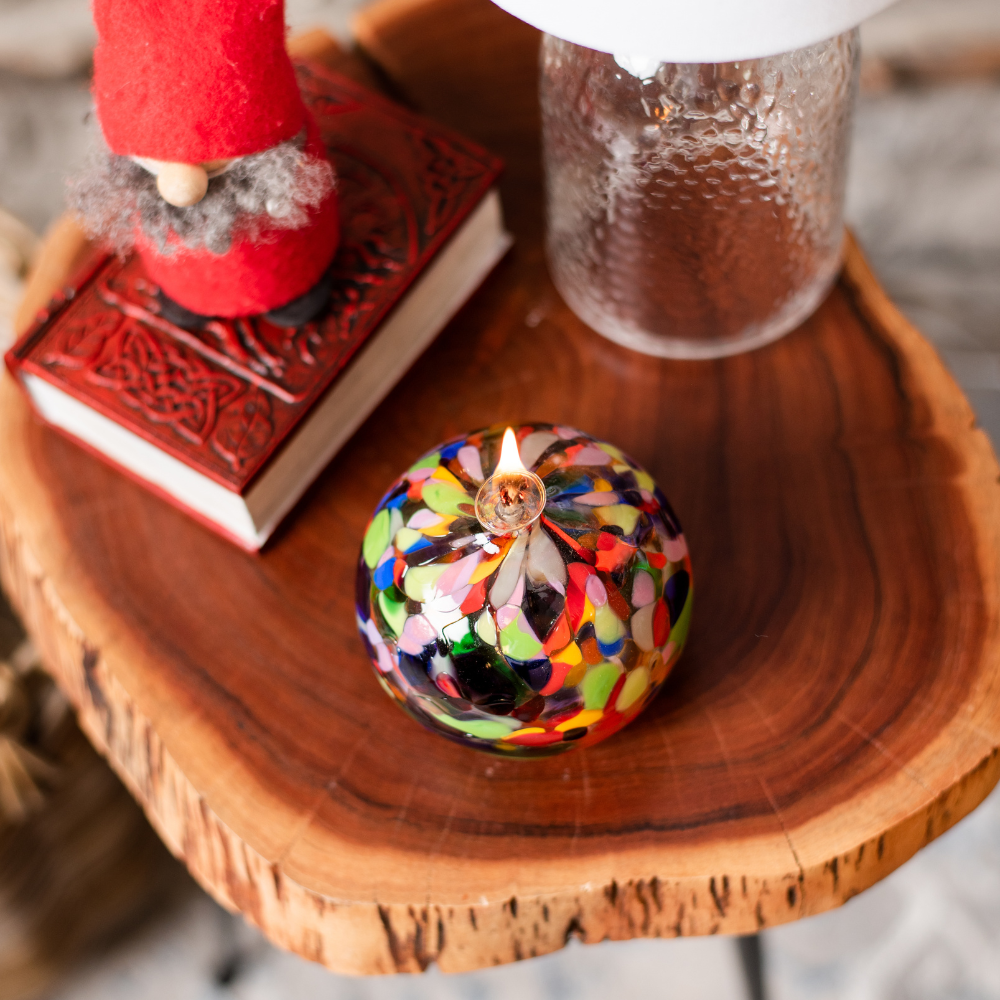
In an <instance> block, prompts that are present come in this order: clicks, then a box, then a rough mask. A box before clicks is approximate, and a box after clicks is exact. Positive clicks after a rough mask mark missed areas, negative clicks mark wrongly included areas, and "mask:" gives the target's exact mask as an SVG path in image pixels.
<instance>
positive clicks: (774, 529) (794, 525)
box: [0, 0, 1000, 973]
mask: <svg viewBox="0 0 1000 1000" xmlns="http://www.w3.org/2000/svg"><path fill="white" fill-rule="evenodd" d="M358 37H359V39H360V41H361V43H362V44H363V45H364V47H365V49H366V50H367V52H368V53H369V54H370V56H371V57H372V58H373V59H374V60H375V61H376V62H377V63H378V64H379V66H380V71H381V73H382V74H383V75H384V78H385V79H387V80H388V81H389V82H390V84H391V86H392V87H393V88H395V91H396V93H397V96H400V97H402V98H404V99H409V100H411V101H412V102H413V103H415V104H418V105H419V106H421V107H422V108H423V109H424V110H426V111H427V112H429V113H430V114H433V115H436V116H437V117H439V118H441V119H443V120H445V121H447V122H449V123H451V124H453V125H455V126H457V127H459V128H461V129H462V130H464V131H466V132H467V133H469V134H471V135H472V136H473V137H476V138H479V139H480V140H481V141H483V142H484V143H485V144H487V145H488V146H490V147H491V148H492V149H494V150H495V151H496V152H498V153H499V154H500V155H502V156H504V157H505V158H506V159H507V161H508V164H509V170H508V174H507V177H506V181H505V186H504V189H503V195H504V198H505V203H506V207H507V211H508V217H509V222H510V225H511V228H512V229H513V231H514V233H515V235H516V237H517V244H516V246H515V248H514V250H513V251H512V253H511V254H510V256H509V257H508V258H507V259H506V260H505V261H504V262H503V263H502V264H501V265H500V267H499V268H498V269H497V271H496V272H495V274H494V275H493V276H492V277H491V278H490V279H489V280H488V281H487V283H486V284H485V286H484V287H483V288H482V289H481V290H480V291H479V292H478V293H477V295H476V296H475V297H474V298H473V299H472V300H471V302H470V303H469V304H468V306H467V307H466V308H465V309H463V311H462V312H461V313H460V314H459V316H458V317H457V318H456V319H455V320H454V322H452V323H451V325H450V326H449V327H448V328H447V330H446V331H445V332H444V333H443V334H442V335H441V337H440V338H439V339H438V341H437V342H436V343H435V344H434V345H433V346H432V347H431V348H430V349H429V350H428V351H427V353H426V354H425V355H424V356H423V357H422V358H421V360H420V361H419V362H418V363H417V364H416V365H415V366H414V368H413V369H412V371H411V372H410V373H409V374H408V375H407V376H406V377H405V378H404V379H403V380H402V382H401V383H400V384H399V385H398V386H397V388H396V389H395V390H394V391H393V392H392V393H391V394H390V396H389V398H388V399H387V400H386V401H385V402H384V403H383V404H382V406H380V407H379V408H378V410H376V411H375V413H374V414H373V416H372V417H371V418H370V419H369V420H368V421H367V422H366V423H365V425H364V426H363V428H362V429H361V430H360V431H359V432H358V433H357V434H356V435H355V436H354V438H353V439H352V440H351V441H350V443H349V444H348V446H347V447H345V448H344V450H343V451H342V452H341V453H340V454H339V455H338V456H337V458H336V459H335V460H334V461H333V463H332V464H331V465H330V467H329V468H328V469H327V470H326V472H325V473H324V474H323V476H322V477H321V479H320V480H319V482H318V483H317V485H316V487H315V488H314V489H313V490H312V491H311V492H310V493H309V494H308V496H307V497H306V498H305V500H304V501H303V502H302V503H301V504H300V505H299V507H298V508H297V510H296V511H295V512H294V513H293V515H292V516H291V517H290V519H289V520H288V522H287V524H286V526H285V527H284V528H283V529H282V530H281V531H280V533H279V534H278V535H277V537H276V538H275V539H274V540H273V542H272V543H271V544H270V545H269V546H268V547H267V548H266V550H265V551H264V552H263V554H261V555H260V556H257V557H254V556H250V555H247V554H245V553H243V552H241V551H239V550H237V549H236V548H234V547H233V546H231V545H230V544H228V543H226V542H225V541H223V540H221V539H220V538H217V537H216V536H214V535H213V534H211V533H210V532H208V531H206V530H205V529H204V528H202V527H201V526H199V525H198V524H196V523H194V522H193V521H191V520H189V519H188V518H186V517H185V516H184V515H182V514H180V513H179V512H177V511H176V510H174V509H173V508H172V507H170V506H168V505H167V504H165V503H163V502H161V501H160V500H158V499H157V498H155V497H153V496H151V495H149V494H148V493H146V492H145V491H144V490H143V489H141V488H140V487H139V486H137V485H135V484H134V483H132V482H130V481H128V480H127V479H125V478H124V477H122V476H121V475H119V474H117V473H116V472H114V471H112V470H110V469H108V468H107V467H105V466H104V465H103V464H101V463H100V462H98V461H95V460H94V459H93V458H92V457H91V456H89V455H87V454H85V453H84V452H83V451H81V450H80V449H78V448H77V447H75V446H74V445H72V444H71V443H69V442H67V441H65V440H63V439H62V438H60V437H58V436H57V435H56V434H54V433H52V432H50V431H49V430H47V429H45V428H44V427H42V426H40V425H39V424H38V423H37V422H36V421H35V420H34V419H33V418H32V416H31V414H30V413H29V411H28V407H27V405H26V404H25V402H24V400H23V399H22V397H21V396H20V394H19V393H18V392H17V391H16V390H15V388H14V386H13V385H12V383H11V381H10V379H7V380H6V381H5V382H4V384H3V386H2V390H0V421H2V423H0V526H2V569H3V579H4V584H5V586H6V588H7V590H8V593H9V594H10V595H11V596H12V598H13V600H14V602H15V604H16V605H17V608H18V609H19V611H20V612H21V613H22V614H23V616H24V618H25V621H26V624H27V625H28V627H29V629H30V631H31V633H32V634H33V636H34V637H35V639H36V640H37V642H38V643H39V645H40V647H41V649H42V651H43V655H44V659H45V662H46V664H47V666H48V668H49V669H50V670H51V671H52V672H53V674H54V675H55V676H56V677H57V678H58V679H59V681H60V683H61V685H62V686H63V688H64V689H65V691H66V692H67V693H68V694H69V696H70V697H71V698H72V700H73V702H74V704H75V705H76V706H77V709H78V711H79V714H80V718H81V721H82V723H83V725H84V727H85V728H86V731H87V733H88V734H89V736H90V738H91V739H92V740H93V742H94V743H95V745H96V746H98V747H99V748H100V749H101V751H102V752H103V753H105V754H106V755H107V757H108V759H109V761H110V762H111V764H112V765H113V766H114V767H115V769H116V770H117V771H118V773H119V774H120V775H121V776H122V778H123V779H124V780H125V782H126V783H127V784H128V786H129V788H130V789H131V790H132V792H133V793H134V794H135V796H136V797H137V798H138V799H139V801H140V802H141V803H142V804H143V806H144V807H145V809H146V812H147V814H148V815H149V817H150V819H151V821H152V822H153V824H154V825H155V826H156V829H157V830H158V831H159V833H160V834H161V836H162V837H163V839H164V840H165V841H166V843H167V844H168V845H169V846H170V848H171V849H172V850H173V851H174V852H175V853H176V854H177V855H178V856H179V857H181V858H183V860H184V861H185V863H186V864H187V866H188V867H189V869H190V870H191V872H192V873H193V874H194V876H195V877H196V878H197V879H198V880H199V881H200V882H201V884H202V885H203V886H204V887H205V888H206V889H207V890H208V891H209V892H211V893H212V895H213V896H215V898H216V899H218V900H219V901H220V902H221V903H223V904H224V905H225V906H227V907H230V908H232V909H238V910H240V911H242V912H243V913H244V914H246V916H247V917H248V919H250V920H251V921H253V922H254V923H255V924H257V925H258V926H259V927H260V928H261V929H262V930H263V931H264V932H265V933H266V934H267V935H268V936H269V937H271V938H272V939H273V940H274V941H276V942H277V943H279V944H281V945H283V946H285V947H287V948H290V949H292V950H294V951H296V952H299V953H300V954H302V955H305V956H308V957H309V958H313V959H315V960H317V961H320V962H323V963H325V964H326V965H328V966H329V967H330V968H332V969H336V970H340V971H345V972H355V973H375V972H391V971H394V970H414V971H415V970H420V969H423V968H425V967H426V966H427V964H428V963H429V962H432V961H436V962H438V963H439V965H440V966H441V967H442V968H443V969H445V970H465V969H473V968H478V967H481V966H486V965H491V964H496V963H502V962H509V961H511V960H514V959H518V958H524V957H527V956H530V955H539V954H543V953H545V952H549V951H552V950H554V949H557V948H560V947H561V946H562V945H563V944H564V943H565V942H566V941H567V940H568V939H569V938H570V937H571V936H574V935H576V936H578V937H580V938H582V939H584V940H585V941H598V940H601V939H603V938H629V937H636V936H673V935H688V934H711V933H716V932H723V933H747V932H753V931H756V930H759V929H761V928H765V927H769V926H772V925H775V924H779V923H782V922H784V921H789V920H794V919H797V918H800V917H804V916H807V915H809V914H813V913H818V912H820V911H822V910H825V909H828V908H830V907H833V906H837V905H839V904H840V903H842V902H844V901H845V900H847V899H850V897H851V896H853V895H855V894H856V893H858V892H860V891H862V890H863V889H865V888H866V887H868V886H870V885H871V884H872V883H873V882H875V881H877V880H878V879H880V878H882V877H883V876H885V875H886V874H887V873H889V872H890V871H892V870H893V869H894V868H896V867H897V866H898V865H899V864H901V863H902V862H903V861H905V860H906V859H907V858H909V857H910V856H911V855H912V854H913V853H914V852H915V851H916V850H918V849H919V848H920V847H921V846H923V845H925V844H926V843H928V842H929V841H930V840H932V839H933V838H934V837H936V836H938V835H939V834H940V833H942V832H943V831H944V830H946V829H947V828H948V827H949V826H951V825H952V824H953V823H955V822H956V821H957V820H959V819H960V818H961V817H962V816H964V815H965V814H966V813H968V812H969V811H970V810H971V809H973V808H974V807H975V806H976V805H977V804H978V803H979V802H980V801H981V800H982V798H983V797H984V796H985V795H986V793H987V792H988V791H989V790H990V788H992V786H993V785H994V783H995V782H996V781H997V777H998V773H1000V771H998V767H1000V760H998V753H997V748H998V745H1000V633H998V624H1000V615H998V612H1000V595H998V586H997V582H998V554H1000V487H998V472H1000V470H998V467H997V462H996V460H995V458H994V455H993V452H992V450H991V448H990V445H989V443H988V441H987V439H986V437H985V436H984V434H983V433H982V432H981V431H979V430H978V429H976V428H975V425H974V421H973V415H972V412H971V410H970V408H969V405H968V403H967V402H966V400H965V399H964V398H963V396H962V394H961V392H960V391H959V389H958V388H957V387H956V385H955V383H954V382H953V380H952V379H951V377H950V376H949V375H948V373H947V372H946V371H945V369H944V368H943V366H942V364H941V362H940V360H939V359H938V357H937V355H936V354H935V352H934V350H933V349H932V348H931V347H930V346H929V345H928V344H927V343H926V342H925V341H924V340H923V339H922V338H921V336H920V335H919V334H918V333H917V332H916V331H915V330H914V329H913V328H912V327H910V326H909V325H908V324H907V322H906V321H905V320H904V319H903V318H902V317H901V316H900V315H899V313H898V312H897V311H896V310H895V309H894V308H893V306H892V305H891V303H890V302H889V301H888V300H887V299H886V297H885V295H884V294H883V293H882V291H881V290H880V288H879V286H878V285H877V283H876V282H875V280H874V279H873V278H872V276H871V274H870V273H869V271H868V268H867V267H866V265H865V262H864V260H863V259H862V256H861V254H860V252H859V251H858V249H857V248H856V247H855V246H854V245H853V244H849V245H848V248H847V257H846V266H845V269H844V273H843V276H842V278H841V280H840V282H839V283H838V284H837V286H836V287H835V288H834V289H833V291H832V292H831V293H830V295H829V297H828V298H827V300H826V301H825V302H824V303H823V305H822V306H821V308H820V309H819V311H818V312H817V313H816V315H815V316H813V317H812V318H811V319H810V320H809V321H808V322H806V323H805V324H803V326H802V327H801V328H800V329H799V330H797V331H795V332H794V333H792V334H791V335H789V336H788V337H786V338H784V339H783V340H781V341H779V342H778V343H775V344H773V345H771V346H769V347H767V348H764V349H761V350H758V351H755V352H753V353H750V354H745V355H742V356H739V357H734V358H727V359H724V360H720V361H712V362H683V363H682V362H670V361H660V360H657V359H653V358H648V357H645V356H642V355H638V354H633V353H630V352H628V351H626V350H624V349H621V348H619V347H617V346H615V345H613V344H610V343H608V342H607V341H605V340H603V339H601V338H600V337H598V336H597V335H595V334H594V333H592V332H591V331H590V330H588V329H587V328H586V327H584V326H583V325H582V324H581V323H580V322H579V321H577V320H576V319H575V317H574V316H573V315H572V314H571V313H570V312H569V310H568V309H567V308H566V307H565V306H564V305H563V304H562V302H561V301H560V299H559V297H558V295H557V294H556V293H555V291H554V290H553V288H552V285H551V284H550V282H549V279H548V277H547V274H546V270H545V266H544V259H543V252H542V243H541V235H542V233H541V218H542V215H541V190H540V180H539V166H538V136H537V112H536V110H535V108H536V105H535V91H534V86H535V65H534V62H535V58H536V51H537V36H536V35H535V34H534V32H532V31H531V30H529V29H527V28H525V27H524V26H523V25H521V24H519V23H518V22H515V21H513V20H511V19H509V18H508V17H507V16H506V15H504V14H502V13H500V12H499V11H498V10H497V9H496V8H493V7H492V6H491V5H489V4H488V3H486V2H485V0H431V2H428V0H420V2H413V0H405V2H399V0H393V2H391V3H389V4H383V5H382V6H380V7H376V8H374V9H373V10H370V11H369V12H368V13H367V14H366V15H365V16H364V18H363V19H362V20H361V21H360V22H359V24H358ZM531 419H536V420H553V421H559V422H564V423H568V424H570V425H576V426H579V427H581V428H583V429H585V430H587V431H590V432H592V433H594V434H596V435H597V436H599V437H602V438H606V439H607V440H610V441H614V442H616V443H617V444H619V445H620V446H621V447H622V448H624V449H626V450H627V451H628V452H630V453H631V454H633V455H634V456H635V457H636V458H637V459H639V461H641V462H642V463H644V464H645V465H646V466H647V467H648V468H649V469H650V471H651V472H652V473H653V474H654V476H655V477H656V478H657V479H658V481H659V482H660V483H661V485H662V486H663V488H664V490H665V492H666V493H667V495H668V496H669V497H670V498H671V500H672V502H673V504H674V506H675V507H676V509H677V511H678V514H679V516H680V518H681V521H682V523H683V524H684V526H685V529H686V532H687V538H688V540H689V545H690V548H691V552H692V556H693V560H694V567H695V576H696V581H697V582H696V588H697V603H696V610H695V616H694V624H693V629H692V632H691V639H690V645H689V648H688V651H687V652H686V653H685V656H684V658H683V659H682V661H681V663H680V665H679V667H678V668H677V670H676V672H675V675H674V676H672V677H671V678H670V679H669V681H668V683H667V685H666V687H665V688H664V690H663V691H662V692H661V694H660V695H659V697H658V699H657V700H656V701H655V702H654V704H653V705H652V706H651V707H650V708H649V709H648V710H647V711H646V712H645V714H644V715H642V716H641V717H640V718H639V719H638V720H637V721H636V722H635V723H634V724H632V725H631V726H629V727H628V728H626V729H625V730H624V731H623V732H621V733H620V734H618V735H617V736H615V737H613V738H612V739H610V740H608V741H606V742H605V743H602V744H600V745H599V746H596V747H593V748H589V749H586V750H582V751H574V752H572V753H569V754H566V755H564V756H560V757H556V758H551V759H547V760H542V761H527V762H525V761H518V760H502V759H496V758H493V757H488V756H484V755H481V754H478V753H476V752H474V751H471V750H467V749H464V748H462V747H459V746H456V745H453V744H451V743H448V742H446V741H444V740H442V739H439V738H437V737H435V736H433V735H431V734H429V733H427V732H425V731H424V730H423V729H421V728H420V727H419V726H418V725H416V724H415V723H413V722H412V721H410V720H409V719H407V718H406V717H404V716H403V714H402V713H400V712H399V710H398V709H397V708H396V707H395V706H394V705H393V704H392V703H391V702H390V700H389V699H388V698H386V697H385V696H384V695H383V694H382V693H381V692H380V691H379V688H378V685H377V683H376V680H375V678H374V677H373V675H372V672H371V668H370V666H369V664H368V662H367V660H366V658H365V654H364V651H363V649H362V646H361V643H360V641H359V639H358V638H357V635H356V632H355V623H354V611H353V606H352V601H353V587H354V573H355V564H356V559H357V554H358V548H359V545H360V541H361V537H362V533H363V531H364V528H365V524H366V521H367V518H368V515H369V513H370V511H371V510H372V509H373V507H374V505H375V503H376V502H377V500H378V498H379V496H380V495H381V493H382V491H383V489H384V488H385V487H386V486H387V484H388V483H390V482H391V480H392V479H393V478H394V477H395V476H396V475H397V474H398V473H399V472H400V471H401V470H403V469H405V468H407V466H408V465H409V464H410V463H411V461H412V460H413V459H414V458H415V457H416V456H418V455H419V454H421V453H422V452H423V451H424V450H425V449H427V448H429V447H431V446H432V445H433V444H435V443H436V442H438V441H439V440H442V439H445V438H447V437H449V436H450V435H454V434H456V433H459V432H461V431H464V430H467V429H471V428H475V427H478V426H482V425H485V424H489V423H493V422H495V421H498V420H505V421H510V422H517V421H526V420H531Z"/></svg>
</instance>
